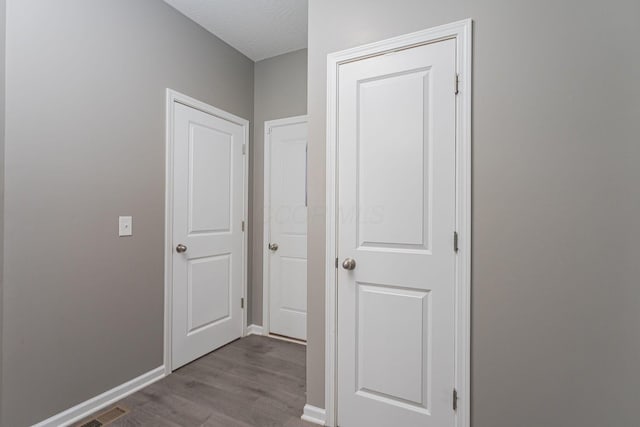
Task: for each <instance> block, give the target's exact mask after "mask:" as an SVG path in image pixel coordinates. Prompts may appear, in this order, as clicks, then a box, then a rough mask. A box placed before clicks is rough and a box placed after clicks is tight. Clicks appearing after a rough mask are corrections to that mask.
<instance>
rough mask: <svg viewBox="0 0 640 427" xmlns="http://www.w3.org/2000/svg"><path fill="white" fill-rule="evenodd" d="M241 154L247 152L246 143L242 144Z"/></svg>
mask: <svg viewBox="0 0 640 427" xmlns="http://www.w3.org/2000/svg"><path fill="white" fill-rule="evenodd" d="M242 154H247V144H242Z"/></svg>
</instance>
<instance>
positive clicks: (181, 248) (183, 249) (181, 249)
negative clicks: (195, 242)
mask: <svg viewBox="0 0 640 427" xmlns="http://www.w3.org/2000/svg"><path fill="white" fill-rule="evenodd" d="M176 252H178V253H179V254H181V253H184V252H187V247H186V246H185V245H183V244H182V243H180V244H179V245H178V246H176Z"/></svg>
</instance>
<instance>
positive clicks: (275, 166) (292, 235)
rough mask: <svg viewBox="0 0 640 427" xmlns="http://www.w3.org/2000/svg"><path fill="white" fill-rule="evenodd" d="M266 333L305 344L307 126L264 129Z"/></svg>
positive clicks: (296, 122)
mask: <svg viewBox="0 0 640 427" xmlns="http://www.w3.org/2000/svg"><path fill="white" fill-rule="evenodd" d="M265 129H267V138H266V139H265V141H266V146H265V148H266V150H265V166H266V168H265V172H266V174H267V179H266V181H265V184H266V186H267V187H268V188H266V189H265V190H266V191H265V197H266V204H265V205H266V206H265V208H266V209H265V212H267V216H268V218H267V221H268V227H267V230H268V232H267V248H268V250H267V252H266V255H267V259H266V260H265V262H266V263H268V266H267V267H268V278H267V279H268V280H269V283H268V286H267V287H265V288H266V289H269V296H268V299H269V300H268V306H267V309H268V313H269V319H268V325H269V331H268V332H269V333H271V334H277V335H283V336H286V337H290V338H295V339H299V340H306V339H307V189H306V179H307V122H306V119H296V118H293V119H285V120H278V121H273V122H267V123H266V124H265Z"/></svg>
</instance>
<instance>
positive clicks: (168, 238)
mask: <svg viewBox="0 0 640 427" xmlns="http://www.w3.org/2000/svg"><path fill="white" fill-rule="evenodd" d="M166 102H167V104H166V135H165V144H166V147H165V148H166V151H165V158H166V163H165V196H164V199H165V213H164V218H165V221H164V229H165V231H164V240H165V247H164V372H165V375H169V374H170V373H171V372H172V369H171V366H172V363H171V346H172V342H171V331H172V315H173V292H172V291H173V241H172V240H173V146H174V141H173V126H174V125H173V119H174V116H175V114H174V112H175V108H174V107H175V104H176V103H179V104H182V105H186V106H187V107H191V108H194V109H196V110H199V111H202V112H204V113H207V114H211V115H212V116H215V117H219V118H221V119H223V120H227V121H229V122H232V123H235V124H237V125H240V126H242V130H243V134H244V137H243V139H244V140H243V144H245V149H243V153H244V156H243V157H244V159H243V163H244V185H243V191H244V197H243V202H244V212H243V217H244V218H243V221H244V224H245V227H244V236H243V239H242V257H243V260H242V298H244V301H245V305H244V308H243V314H242V335H243V336H245V335H246V334H247V305H246V302H247V246H248V244H247V236H248V235H249V229H248V226H249V222H248V221H247V218H248V217H249V210H248V209H249V207H248V205H249V199H248V194H249V152H250V150H249V121H248V120H246V119H243V118H241V117H238V116H235V115H233V114H231V113H227V112H226V111H223V110H221V109H219V108H216V107H213V106H211V105H209V104H206V103H204V102H201V101H198V100H197V99H194V98H191V97H190V96H187V95H184V94H182V93H180V92H177V91H175V90H172V89H167V96H166Z"/></svg>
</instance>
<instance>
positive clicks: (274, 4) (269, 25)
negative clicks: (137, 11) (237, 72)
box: [164, 0, 307, 61]
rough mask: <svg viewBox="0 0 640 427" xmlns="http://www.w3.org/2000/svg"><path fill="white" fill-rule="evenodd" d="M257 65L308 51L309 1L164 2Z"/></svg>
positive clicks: (226, 0) (208, 0) (167, 0)
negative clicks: (301, 51)
mask: <svg viewBox="0 0 640 427" xmlns="http://www.w3.org/2000/svg"><path fill="white" fill-rule="evenodd" d="M164 1H165V2H167V3H169V4H170V5H171V6H173V7H174V8H176V9H177V10H178V11H180V12H182V13H183V14H184V15H186V16H188V17H189V18H191V19H192V20H194V21H195V22H197V23H198V24H200V25H201V26H203V27H204V28H206V29H207V30H209V31H210V32H212V33H213V34H215V35H216V36H218V37H219V38H221V39H222V40H224V41H225V42H227V43H228V44H230V45H231V46H233V47H234V48H236V49H237V50H239V51H240V52H242V53H244V54H245V55H246V56H248V57H249V58H251V59H253V60H254V61H259V60H261V59H265V58H271V57H272V56H277V55H281V54H283V53H287V52H292V51H294V50H298V49H304V48H306V47H307V0H164Z"/></svg>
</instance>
